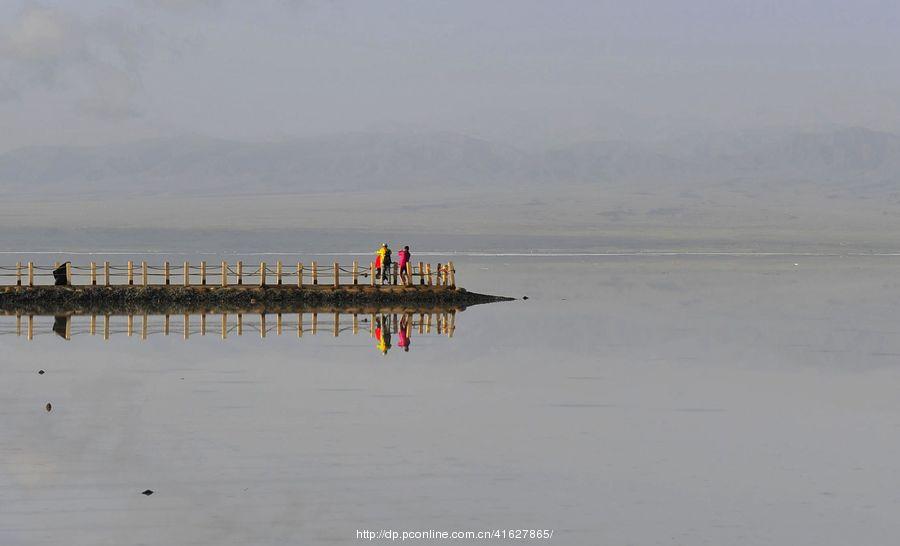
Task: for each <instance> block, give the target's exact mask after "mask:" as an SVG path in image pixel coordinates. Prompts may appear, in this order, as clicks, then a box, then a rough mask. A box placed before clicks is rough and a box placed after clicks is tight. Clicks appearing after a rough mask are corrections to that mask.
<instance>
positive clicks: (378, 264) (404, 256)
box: [375, 243, 412, 285]
mask: <svg viewBox="0 0 900 546" xmlns="http://www.w3.org/2000/svg"><path fill="white" fill-rule="evenodd" d="M392 254H393V252H392V251H391V249H390V248H389V247H388V245H387V243H381V248H379V249H378V250H376V251H375V278H376V279H380V280H381V284H391V267H392V266H393V263H394V260H393V257H392ZM410 257H411V254H410V253H409V246H404V247H403V248H402V249H401V250H399V251H397V271H398V276H399V277H400V282H402V283H403V284H405V285H408V284H411V283H412V279H410V276H409V273H408V272H407V267H406V265H407V264H408V263H409V260H410Z"/></svg>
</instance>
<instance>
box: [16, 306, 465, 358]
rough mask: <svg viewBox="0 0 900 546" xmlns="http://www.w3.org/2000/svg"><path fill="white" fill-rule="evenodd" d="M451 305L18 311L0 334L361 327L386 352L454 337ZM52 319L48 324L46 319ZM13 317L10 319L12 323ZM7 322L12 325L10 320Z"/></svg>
mask: <svg viewBox="0 0 900 546" xmlns="http://www.w3.org/2000/svg"><path fill="white" fill-rule="evenodd" d="M456 313H457V310H456V309H437V308H430V309H423V310H421V311H418V310H408V309H407V310H399V311H397V310H391V309H386V310H374V311H372V312H368V313H361V312H345V313H342V312H340V311H336V310H328V311H325V312H322V313H320V312H318V311H315V310H307V311H305V312H296V313H293V312H292V313H268V312H265V311H260V312H253V311H250V312H248V313H241V312H234V313H226V312H221V313H194V314H192V313H179V314H164V315H150V314H148V313H142V314H127V315H110V314H103V315H96V314H91V315H71V314H69V315H57V316H50V315H23V314H19V313H16V314H15V315H14V316H13V314H12V313H9V314H7V315H0V335H16V336H24V337H25V338H27V339H28V340H32V339H34V337H35V336H40V335H47V334H56V335H57V336H59V337H61V338H64V339H66V340H69V339H72V337H73V336H77V335H90V336H102V337H103V339H109V338H110V336H111V335H113V334H125V335H127V336H129V337H133V336H134V337H139V338H140V339H142V340H145V339H147V337H148V336H150V335H159V334H161V335H164V336H168V335H170V334H172V335H181V336H182V337H183V338H184V339H189V338H190V337H191V336H192V335H200V336H205V335H207V334H210V335H216V334H218V335H219V336H220V337H221V338H222V339H227V338H228V337H229V336H235V335H237V336H242V335H244V334H245V333H252V334H257V333H258V334H259V336H260V337H262V338H265V337H267V336H269V335H276V336H280V335H285V334H287V335H296V336H297V337H298V338H302V337H303V336H304V335H316V334H318V333H319V332H320V331H323V332H328V333H330V334H331V335H333V336H334V337H338V336H339V335H340V334H342V333H352V334H353V335H357V334H359V333H360V331H366V332H368V334H369V335H370V336H372V337H373V338H374V339H375V343H376V346H377V347H378V349H379V350H381V351H382V352H387V351H388V350H389V349H390V348H391V347H392V342H393V346H396V347H401V348H403V349H404V350H406V351H408V350H409V345H410V344H411V337H412V335H413V334H414V333H415V334H420V335H421V334H431V333H436V334H439V335H447V336H448V337H453V331H454V330H455V329H456ZM51 317H52V322H50V319H51ZM12 321H14V322H12ZM11 322H12V323H11Z"/></svg>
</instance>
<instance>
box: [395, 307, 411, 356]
mask: <svg viewBox="0 0 900 546" xmlns="http://www.w3.org/2000/svg"><path fill="white" fill-rule="evenodd" d="M409 322H410V321H409V315H408V314H406V315H403V318H402V319H400V329H399V330H397V347H403V352H405V353H408V352H409V344H410V343H411V341H410V339H409V338H410V334H412V325H411V324H410V323H409Z"/></svg>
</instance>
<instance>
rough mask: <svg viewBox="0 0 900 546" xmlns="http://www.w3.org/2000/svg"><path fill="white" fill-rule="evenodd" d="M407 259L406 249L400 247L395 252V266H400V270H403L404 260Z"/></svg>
mask: <svg viewBox="0 0 900 546" xmlns="http://www.w3.org/2000/svg"><path fill="white" fill-rule="evenodd" d="M408 261H409V252H407V251H406V249H401V250H400V251H398V252H397V267H399V268H400V271H403V268H404V267H406V262H408Z"/></svg>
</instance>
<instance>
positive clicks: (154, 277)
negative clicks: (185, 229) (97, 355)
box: [0, 260, 456, 288]
mask: <svg viewBox="0 0 900 546" xmlns="http://www.w3.org/2000/svg"><path fill="white" fill-rule="evenodd" d="M64 265H65V278H66V280H67V284H69V285H77V286H112V285H123V284H127V285H133V286H166V285H181V286H250V285H256V286H296V287H299V288H302V287H304V286H309V285H313V286H316V285H323V286H332V287H334V288H339V287H342V286H359V285H362V284H366V283H368V284H369V285H370V286H381V285H383V284H387V285H392V286H397V285H400V286H443V287H447V288H456V269H455V268H454V266H453V262H447V263H446V264H441V263H438V264H437V265H435V266H432V264H430V263H423V262H418V263H416V264H413V263H407V264H406V267H405V268H404V269H405V271H399V270H398V266H397V263H396V262H394V263H393V264H392V267H391V270H390V271H387V272H384V271H381V270H379V269H376V267H375V262H370V263H369V264H368V266H367V267H366V268H365V269H361V268H360V264H359V262H358V261H356V260H354V261H353V264H352V265H351V266H350V267H344V266H341V265H340V264H339V263H338V262H334V263H333V264H331V265H327V266H323V265H322V264H319V263H318V262H315V261H313V262H310V263H309V264H308V265H306V264H304V263H303V262H297V263H296V264H290V265H286V264H282V262H280V261H278V262H275V264H274V266H273V265H272V264H267V263H266V262H260V263H259V265H258V266H253V268H252V269H249V270H248V269H247V268H246V267H245V265H244V262H242V261H238V262H236V263H235V264H234V267H232V265H231V264H229V263H228V262H225V261H223V262H220V263H218V264H213V265H208V264H207V262H205V261H201V262H200V264H199V265H191V264H190V262H182V263H180V264H171V263H169V262H164V263H163V264H162V265H161V266H153V265H148V264H147V262H145V261H142V262H139V263H136V262H133V261H129V262H127V264H125V265H110V263H109V262H103V263H102V264H98V263H95V262H90V264H89V265H86V266H78V265H73V264H72V263H71V262H66V263H65V264H64ZM59 267H60V264H59V263H57V264H55V265H54V266H52V267H51V266H40V265H35V264H34V262H28V263H27V264H23V263H21V262H20V263H17V264H16V265H15V266H0V277H2V278H4V279H10V278H14V279H15V284H16V285H17V286H37V285H40V284H41V283H39V282H36V279H38V280H39V279H42V278H50V279H53V278H54V275H53V272H54V271H55V270H57V269H58V268H59ZM4 284H8V283H4ZM44 284H47V283H44ZM50 284H52V283H50Z"/></svg>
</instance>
